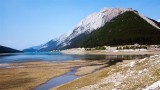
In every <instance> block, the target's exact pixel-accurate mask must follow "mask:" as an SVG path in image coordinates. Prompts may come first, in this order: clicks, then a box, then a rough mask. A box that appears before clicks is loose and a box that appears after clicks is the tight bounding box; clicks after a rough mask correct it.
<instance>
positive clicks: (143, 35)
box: [72, 11, 160, 47]
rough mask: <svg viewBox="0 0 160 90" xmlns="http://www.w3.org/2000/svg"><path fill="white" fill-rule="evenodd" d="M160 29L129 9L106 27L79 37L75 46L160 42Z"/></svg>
mask: <svg viewBox="0 0 160 90" xmlns="http://www.w3.org/2000/svg"><path fill="white" fill-rule="evenodd" d="M159 41H160V30H159V29H157V28H155V27H154V26H152V25H151V24H149V23H148V22H146V21H145V20H144V19H142V18H141V17H140V16H139V15H137V14H136V13H135V12H131V11H127V12H125V13H123V14H121V15H119V16H118V17H116V18H114V19H113V20H111V22H109V23H106V24H105V26H104V27H101V28H99V29H98V30H96V31H94V32H92V33H91V34H89V35H86V37H85V38H83V39H82V38H81V39H79V42H78V43H76V42H72V44H74V45H75V44H76V45H77V46H75V47H96V46H104V45H127V44H135V43H138V44H160V42H159Z"/></svg>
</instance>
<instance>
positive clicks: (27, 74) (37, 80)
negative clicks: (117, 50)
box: [0, 60, 109, 90]
mask: <svg viewBox="0 0 160 90" xmlns="http://www.w3.org/2000/svg"><path fill="white" fill-rule="evenodd" d="M107 62H108V61H103V60H99V61H96V60H94V61H90V60H74V61H66V62H58V63H50V62H26V63H12V64H7V65H6V66H5V65H4V67H5V68H0V89H2V90H4V89H5V90H28V89H29V90H30V89H34V88H35V87H36V86H38V85H40V84H42V83H45V82H47V81H48V80H50V79H51V78H54V77H57V76H59V75H63V74H64V73H66V72H68V71H69V70H70V69H71V68H73V67H78V70H77V72H76V75H77V76H83V75H86V74H90V73H92V72H94V71H97V70H99V69H101V68H103V67H105V66H107V65H109V64H107Z"/></svg>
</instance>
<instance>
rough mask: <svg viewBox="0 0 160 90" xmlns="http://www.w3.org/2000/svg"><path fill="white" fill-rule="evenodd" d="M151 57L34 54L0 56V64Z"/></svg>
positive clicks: (54, 53)
mask: <svg viewBox="0 0 160 90" xmlns="http://www.w3.org/2000/svg"><path fill="white" fill-rule="evenodd" d="M149 56H150V55H89V54H85V55H76V54H62V53H60V52H34V53H15V54H6V55H0V64H2V63H13V62H29V61H49V62H61V61H67V60H130V59H142V58H145V57H149Z"/></svg>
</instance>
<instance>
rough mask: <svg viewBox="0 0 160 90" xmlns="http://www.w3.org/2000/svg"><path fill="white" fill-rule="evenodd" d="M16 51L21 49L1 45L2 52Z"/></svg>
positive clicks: (0, 51)
mask: <svg viewBox="0 0 160 90" xmlns="http://www.w3.org/2000/svg"><path fill="white" fill-rule="evenodd" d="M16 52H20V51H19V50H16V49H12V48H9V47H4V46H0V53H16Z"/></svg>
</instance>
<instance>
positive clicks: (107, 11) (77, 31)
mask: <svg viewBox="0 0 160 90" xmlns="http://www.w3.org/2000/svg"><path fill="white" fill-rule="evenodd" d="M129 11H130V12H134V13H136V14H137V15H138V16H139V17H140V18H139V19H141V20H142V19H143V21H145V22H146V23H148V24H149V25H150V26H153V27H155V28H157V29H158V28H159V24H158V23H157V22H156V21H154V20H151V19H149V18H147V17H145V16H143V15H141V14H139V13H138V12H137V11H135V10H133V9H131V8H126V9H125V8H104V9H102V10H101V11H100V12H96V13H93V14H91V15H89V16H87V17H86V18H85V19H83V20H82V21H81V22H80V23H79V24H78V25H77V26H76V27H75V28H74V29H73V31H71V32H69V33H66V34H64V35H61V36H60V37H58V38H56V39H53V40H51V41H49V42H47V43H46V44H43V45H40V46H36V47H38V48H35V47H31V48H28V49H25V50H24V51H29V50H30V51H51V50H59V49H66V48H72V47H79V46H80V45H79V43H80V41H82V40H81V39H83V38H85V37H86V36H88V35H89V34H90V33H92V32H94V31H97V30H99V28H101V27H103V26H104V25H106V23H110V22H112V21H113V19H114V18H116V17H118V16H119V15H121V14H123V13H125V12H129ZM120 28H121V27H120ZM130 28H132V27H130Z"/></svg>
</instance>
